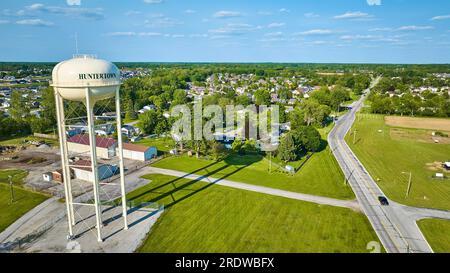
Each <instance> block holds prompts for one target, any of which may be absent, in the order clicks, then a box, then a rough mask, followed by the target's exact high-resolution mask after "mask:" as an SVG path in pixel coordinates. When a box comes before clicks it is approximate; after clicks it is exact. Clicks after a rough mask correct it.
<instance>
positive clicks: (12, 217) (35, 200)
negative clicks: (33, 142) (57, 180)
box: [0, 170, 47, 232]
mask: <svg viewBox="0 0 450 273" xmlns="http://www.w3.org/2000/svg"><path fill="white" fill-rule="evenodd" d="M8 175H11V176H13V185H14V199H15V201H14V202H13V203H11V192H10V187H9V182H8V181H9V180H8ZM26 175H27V172H25V171H22V170H0V215H1V217H0V232H2V231H3V230H4V229H6V228H7V227H8V226H9V225H11V224H12V223H14V221H16V220H17V219H19V218H20V217H21V216H22V215H24V214H25V213H27V212H28V211H29V210H31V209H32V208H34V207H35V206H37V205H39V204H40V203H42V202H43V201H45V200H46V199H47V197H46V196H45V195H42V194H39V193H35V192H31V191H28V190H26V189H23V188H21V187H20V184H21V183H22V180H23V178H24V177H26Z"/></svg>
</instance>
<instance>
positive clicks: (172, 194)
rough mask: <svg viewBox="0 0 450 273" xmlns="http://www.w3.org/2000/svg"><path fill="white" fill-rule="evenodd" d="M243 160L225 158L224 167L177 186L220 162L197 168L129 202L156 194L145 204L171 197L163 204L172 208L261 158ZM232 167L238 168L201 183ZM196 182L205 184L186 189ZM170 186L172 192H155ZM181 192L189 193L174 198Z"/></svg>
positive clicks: (253, 157) (254, 157) (196, 183)
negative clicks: (196, 187)
mask: <svg viewBox="0 0 450 273" xmlns="http://www.w3.org/2000/svg"><path fill="white" fill-rule="evenodd" d="M243 159H244V160H243V161H239V160H238V161H236V160H232V159H231V158H230V157H227V158H225V159H224V160H223V162H225V163H227V164H226V165H224V166H221V167H219V168H217V169H214V170H212V171H208V172H207V173H206V174H205V175H202V176H199V177H198V178H197V179H194V180H190V181H187V182H186V183H183V184H182V185H177V182H180V181H182V179H189V178H187V177H188V176H189V175H192V174H196V173H197V172H199V171H202V170H207V169H208V168H210V167H212V166H214V165H216V164H217V163H219V162H220V161H219V162H214V163H211V164H209V165H207V166H205V167H203V168H199V169H197V170H195V171H193V172H190V173H188V174H186V175H183V176H181V177H177V178H175V179H172V180H170V181H168V182H165V183H164V184H162V185H158V186H157V187H155V188H151V189H149V190H147V191H145V192H143V193H141V194H139V195H137V196H134V197H132V198H130V200H131V201H133V200H137V199H139V198H142V197H144V196H145V195H147V194H150V193H157V194H159V195H158V196H156V197H153V198H151V199H149V200H145V202H152V203H157V202H158V201H160V200H162V199H164V198H166V197H169V196H170V197H171V201H170V202H168V203H165V204H164V206H165V208H169V207H171V206H173V205H175V204H177V203H179V202H181V201H183V200H186V199H187V198H189V197H192V196H193V195H195V194H197V193H199V192H201V191H204V190H206V189H207V188H209V187H211V186H213V185H214V184H216V183H217V182H219V181H221V180H224V179H226V178H227V177H229V176H231V175H233V174H235V173H238V172H239V171H241V170H243V169H245V168H247V167H248V166H250V165H252V164H253V163H255V162H258V161H260V160H261V157H260V156H250V157H248V158H243ZM233 166H239V167H236V168H235V169H232V170H230V171H228V172H226V173H225V174H223V175H221V176H220V177H218V178H211V179H210V180H211V181H210V182H204V181H202V180H203V179H206V178H209V177H211V176H213V175H214V174H217V173H220V172H222V173H223V171H224V170H229V169H230V168H231V167H233ZM198 182H204V183H207V184H206V185H204V186H202V187H200V188H198V189H194V190H190V189H188V187H190V186H193V185H198ZM170 184H172V185H173V187H174V188H173V189H172V190H169V191H162V192H157V190H160V189H162V188H163V187H164V186H167V185H170ZM181 191H189V193H188V194H186V195H183V196H181V197H175V194H179V193H180V192H181Z"/></svg>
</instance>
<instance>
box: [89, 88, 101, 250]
mask: <svg viewBox="0 0 450 273" xmlns="http://www.w3.org/2000/svg"><path fill="white" fill-rule="evenodd" d="M86 110H87V118H88V129H89V143H90V146H91V151H90V152H91V169H92V174H93V177H94V182H93V183H94V185H93V186H94V187H93V189H94V206H95V218H96V221H97V241H99V242H103V238H102V232H101V227H102V219H101V214H102V210H101V207H100V206H101V204H100V196H99V179H98V168H97V144H96V139H95V130H94V126H95V123H94V103H93V101H92V100H91V91H90V90H89V88H86Z"/></svg>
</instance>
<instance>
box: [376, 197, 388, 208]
mask: <svg viewBox="0 0 450 273" xmlns="http://www.w3.org/2000/svg"><path fill="white" fill-rule="evenodd" d="M378 201H380V204H381V205H382V206H389V201H388V200H387V198H386V197H384V196H378Z"/></svg>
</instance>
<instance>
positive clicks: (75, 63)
mask: <svg viewBox="0 0 450 273" xmlns="http://www.w3.org/2000/svg"><path fill="white" fill-rule="evenodd" d="M51 86H53V87H54V88H55V90H56V92H58V93H59V94H60V95H61V97H62V98H63V99H66V100H70V101H85V100H86V89H87V88H89V89H90V91H91V100H92V102H93V103H95V102H96V101H99V100H102V99H106V98H110V97H113V96H114V95H115V93H116V90H117V88H119V86H120V71H119V69H118V68H117V66H115V65H114V64H113V63H111V62H108V61H105V60H100V59H97V58H95V57H92V56H87V55H81V56H76V57H74V58H73V59H70V60H67V61H63V62H61V63H59V64H57V65H56V66H55V68H54V69H53V73H52V84H51Z"/></svg>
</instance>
